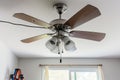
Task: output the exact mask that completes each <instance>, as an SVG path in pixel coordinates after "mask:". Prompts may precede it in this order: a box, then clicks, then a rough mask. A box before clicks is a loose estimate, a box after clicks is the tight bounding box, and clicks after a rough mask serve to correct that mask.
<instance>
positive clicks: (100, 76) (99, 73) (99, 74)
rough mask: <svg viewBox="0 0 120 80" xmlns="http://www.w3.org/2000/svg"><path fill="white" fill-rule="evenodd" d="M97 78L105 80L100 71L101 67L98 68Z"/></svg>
mask: <svg viewBox="0 0 120 80" xmlns="http://www.w3.org/2000/svg"><path fill="white" fill-rule="evenodd" d="M98 78H99V80H105V79H104V74H103V70H102V66H98Z"/></svg>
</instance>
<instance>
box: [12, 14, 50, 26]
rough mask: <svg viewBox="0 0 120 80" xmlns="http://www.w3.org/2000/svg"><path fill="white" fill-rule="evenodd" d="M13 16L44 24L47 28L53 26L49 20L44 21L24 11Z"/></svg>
mask: <svg viewBox="0 0 120 80" xmlns="http://www.w3.org/2000/svg"><path fill="white" fill-rule="evenodd" d="M13 16H14V17H16V18H19V19H22V20H25V21H28V22H31V23H34V24H37V25H40V26H43V27H46V28H48V27H50V26H51V25H50V24H49V23H47V22H44V21H42V20H40V19H37V18H34V17H32V16H30V15H27V14H24V13H15V14H14V15H13Z"/></svg>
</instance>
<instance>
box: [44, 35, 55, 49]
mask: <svg viewBox="0 0 120 80" xmlns="http://www.w3.org/2000/svg"><path fill="white" fill-rule="evenodd" d="M56 44H57V38H56V37H52V38H51V39H50V40H48V41H47V42H46V47H47V48H48V49H50V50H51V51H53V50H54V49H55V48H56V47H57V45H56Z"/></svg>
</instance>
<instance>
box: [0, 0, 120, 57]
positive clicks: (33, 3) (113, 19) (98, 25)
mask: <svg viewBox="0 0 120 80" xmlns="http://www.w3.org/2000/svg"><path fill="white" fill-rule="evenodd" d="M57 2H63V3H66V4H67V6H68V9H67V11H66V12H65V13H64V14H63V15H62V18H64V19H66V20H68V19H69V18H70V17H71V16H73V15H74V14H75V13H76V12H77V11H79V10H80V9H82V8H83V7H84V6H86V5H87V4H91V5H93V6H96V7H97V8H98V9H99V10H100V12H101V16H99V17H97V18H95V19H93V20H91V21H89V22H87V23H85V24H82V25H80V26H78V27H77V28H75V29H74V30H83V31H94V32H103V33H106V36H105V38H104V39H103V40H102V41H101V42H96V41H91V40H86V39H78V38H73V37H70V39H71V40H73V41H74V42H75V44H76V47H77V50H76V51H75V52H67V51H64V53H63V54H62V55H63V57H75V58H76V57H77V58H78V57H79V58H119V57H120V0H0V20H6V21H10V22H15V23H21V24H27V25H35V24H32V23H29V22H26V21H23V20H20V19H17V18H15V17H13V16H12V15H13V14H14V13H26V14H29V15H31V16H34V17H36V18H38V19H41V20H43V21H46V22H48V23H49V22H50V21H52V20H54V19H57V18H58V14H57V12H56V10H55V9H54V8H53V6H52V5H53V4H54V3H57ZM49 32H51V31H50V30H47V29H39V28H28V27H23V26H15V25H11V24H6V23H0V40H1V41H3V42H4V43H5V44H6V45H7V46H8V48H9V49H10V50H11V51H12V52H13V53H14V54H15V55H17V56H18V57H23V58H36V57H37V58H39V57H59V55H58V54H55V53H52V52H50V51H49V50H48V49H47V48H46V47H45V43H46V41H47V40H49V39H50V38H49V37H48V38H44V39H41V40H38V41H35V42H32V43H29V44H28V43H22V42H21V41H20V40H22V39H25V38H28V37H32V36H37V35H40V34H43V33H49Z"/></svg>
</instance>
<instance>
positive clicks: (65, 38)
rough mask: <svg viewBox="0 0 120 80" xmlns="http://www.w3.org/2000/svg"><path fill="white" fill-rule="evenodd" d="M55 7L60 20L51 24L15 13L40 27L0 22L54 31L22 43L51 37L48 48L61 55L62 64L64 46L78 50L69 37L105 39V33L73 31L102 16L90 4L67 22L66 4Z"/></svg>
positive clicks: (71, 49) (69, 49)
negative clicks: (64, 13) (63, 14)
mask: <svg viewBox="0 0 120 80" xmlns="http://www.w3.org/2000/svg"><path fill="white" fill-rule="evenodd" d="M53 7H54V8H56V10H57V12H58V14H59V18H58V19H55V20H53V21H51V22H50V23H47V22H45V21H42V20H40V19H37V18H34V17H32V16H30V15H27V14H25V13H15V14H14V15H13V16H14V17H16V18H19V19H22V20H25V21H28V22H31V23H33V24H36V25H39V26H30V25H25V24H17V23H12V22H9V21H3V20H0V22H4V23H9V24H12V25H19V26H25V27H33V28H43V29H49V30H52V31H53V33H45V34H41V35H38V36H34V37H30V38H27V39H23V40H21V41H22V42H24V43H30V42H34V41H37V40H39V39H42V38H45V37H48V36H51V37H52V38H51V39H50V40H48V41H47V42H46V47H47V48H48V49H49V50H50V51H52V52H54V53H58V54H60V55H61V56H60V63H61V62H62V53H63V46H64V48H65V50H66V51H75V50H76V46H75V43H74V42H73V41H72V40H70V39H69V36H70V37H76V38H83V39H88V40H93V41H101V40H102V39H104V37H105V33H100V32H90V31H80V30H72V29H74V28H75V27H78V26H80V25H82V24H83V23H86V22H88V21H90V20H92V19H94V18H96V17H98V16H100V15H101V13H100V11H99V9H98V8H96V7H94V6H92V5H90V4H88V5H86V6H85V7H84V8H82V9H81V10H80V11H78V12H77V13H76V14H75V15H73V16H72V17H71V18H70V19H68V20H65V19H62V13H63V12H64V11H66V10H67V5H66V4H64V3H56V4H54V5H53ZM41 26H42V27H41ZM71 30H72V31H71Z"/></svg>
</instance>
